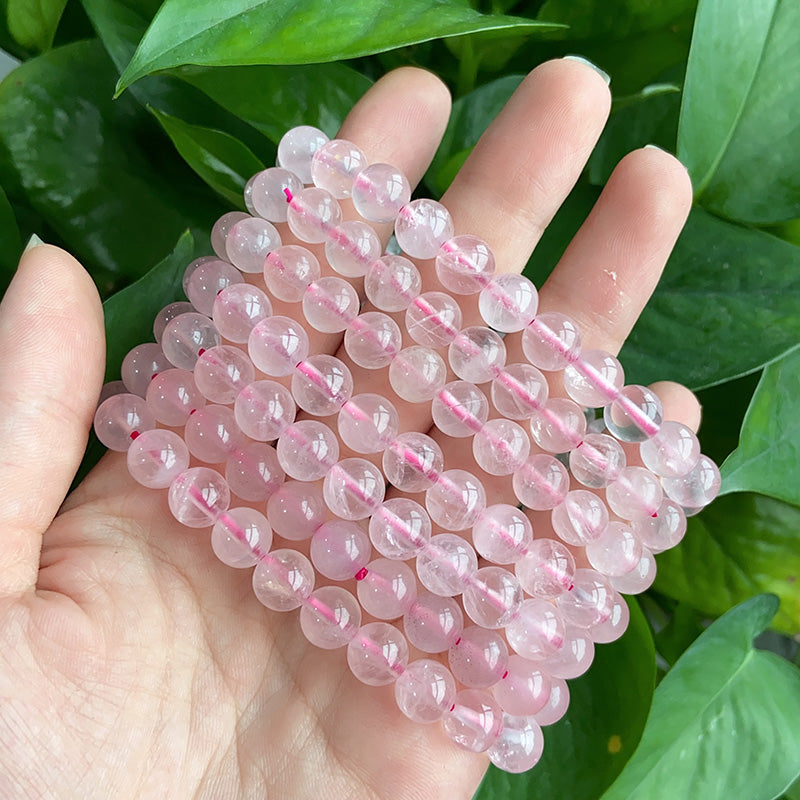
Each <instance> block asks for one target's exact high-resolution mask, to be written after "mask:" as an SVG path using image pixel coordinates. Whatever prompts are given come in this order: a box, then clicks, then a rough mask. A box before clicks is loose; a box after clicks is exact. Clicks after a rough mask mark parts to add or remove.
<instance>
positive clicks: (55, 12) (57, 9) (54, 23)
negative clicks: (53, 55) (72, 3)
mask: <svg viewBox="0 0 800 800" xmlns="http://www.w3.org/2000/svg"><path fill="white" fill-rule="evenodd" d="M5 5H6V20H7V22H8V30H9V33H10V34H11V35H12V36H13V37H14V39H15V40H16V41H17V43H18V44H20V45H21V46H22V47H24V48H26V49H28V50H38V51H39V52H43V51H45V50H49V49H50V46H51V45H52V44H53V37H54V36H55V35H56V28H58V23H59V21H60V20H61V15H62V14H63V13H64V7H65V6H66V5H67V0H5Z"/></svg>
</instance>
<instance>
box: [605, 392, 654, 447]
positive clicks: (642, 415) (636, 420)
mask: <svg viewBox="0 0 800 800" xmlns="http://www.w3.org/2000/svg"><path fill="white" fill-rule="evenodd" d="M603 419H604V421H605V423H606V427H607V428H608V430H609V431H611V433H612V434H614V436H616V437H617V439H619V440H620V441H621V442H645V441H646V440H647V439H648V438H649V437H651V436H655V435H656V434H657V433H658V431H659V429H660V427H661V421H662V420H663V419H664V408H663V406H662V405H661V400H659V399H658V395H657V394H656V393H655V392H653V391H651V390H650V389H648V388H647V387H646V386H636V385H633V386H624V387H623V388H622V389H621V390H620V392H619V397H618V398H617V399H615V400H614V401H613V402H612V403H610V404H609V405H607V406H606V407H605V409H604V410H603Z"/></svg>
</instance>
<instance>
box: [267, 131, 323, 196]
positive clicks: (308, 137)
mask: <svg viewBox="0 0 800 800" xmlns="http://www.w3.org/2000/svg"><path fill="white" fill-rule="evenodd" d="M328 141H329V139H328V136H327V134H325V133H324V132H323V131H321V130H320V129H319V128H315V127H314V126H313V125H298V126H296V127H294V128H290V129H289V130H288V131H286V133H284V134H283V136H282V137H281V140H280V142H278V165H279V166H281V167H283V168H284V169H288V170H291V171H292V172H294V174H295V175H297V177H298V178H300V180H301V181H303V183H311V162H312V160H313V158H314V154H315V153H316V152H317V150H319V148H320V147H322V146H323V145H324V144H325V143H326V142H328Z"/></svg>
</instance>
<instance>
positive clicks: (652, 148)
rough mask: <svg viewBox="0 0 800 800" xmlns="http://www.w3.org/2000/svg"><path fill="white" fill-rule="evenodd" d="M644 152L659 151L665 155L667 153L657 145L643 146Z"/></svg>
mask: <svg viewBox="0 0 800 800" xmlns="http://www.w3.org/2000/svg"><path fill="white" fill-rule="evenodd" d="M644 149H645V150H660V151H661V152H662V153H666V152H667V151H666V150H665V149H664V148H663V147H659V146H658V145H657V144H646V145H645V146H644Z"/></svg>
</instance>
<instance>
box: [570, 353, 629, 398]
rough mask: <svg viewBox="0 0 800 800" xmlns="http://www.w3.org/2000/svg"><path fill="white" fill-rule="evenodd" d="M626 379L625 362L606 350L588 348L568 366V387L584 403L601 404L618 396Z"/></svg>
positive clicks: (571, 394)
mask: <svg viewBox="0 0 800 800" xmlns="http://www.w3.org/2000/svg"><path fill="white" fill-rule="evenodd" d="M623 383H625V373H624V372H623V370H622V364H620V363H619V360H618V359H616V358H615V357H614V356H612V355H611V353H606V352H605V350H584V351H583V353H582V354H581V358H580V360H579V361H575V362H573V363H572V364H570V365H569V366H567V367H566V368H565V369H564V388H565V389H566V390H567V394H568V395H569V396H570V397H571V398H572V399H573V400H574V401H575V402H576V403H577V404H578V405H581V406H589V407H590V408H598V407H600V406H605V405H606V404H608V403H610V402H611V401H612V400H614V399H616V397H617V395H618V394H619V390H620V389H621V388H622V385H623Z"/></svg>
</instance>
